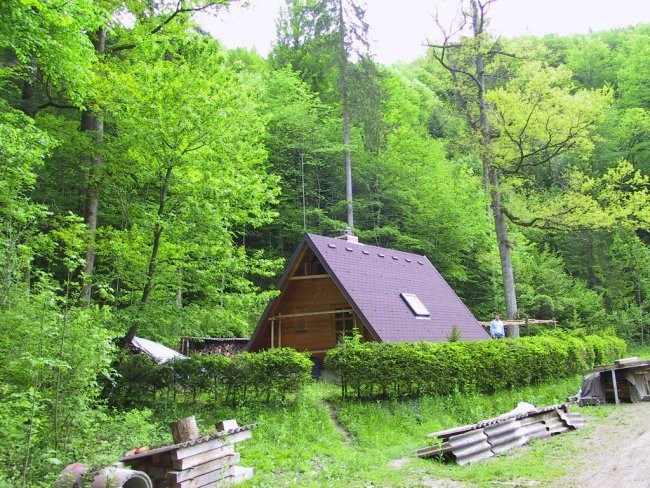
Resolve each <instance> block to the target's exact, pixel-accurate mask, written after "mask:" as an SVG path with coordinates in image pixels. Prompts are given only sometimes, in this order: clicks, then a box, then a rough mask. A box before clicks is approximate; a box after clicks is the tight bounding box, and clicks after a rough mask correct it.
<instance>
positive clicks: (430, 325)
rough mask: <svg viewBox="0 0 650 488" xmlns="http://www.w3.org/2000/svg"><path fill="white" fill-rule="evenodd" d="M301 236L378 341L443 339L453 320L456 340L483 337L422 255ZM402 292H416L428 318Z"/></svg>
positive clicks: (466, 310)
mask: <svg viewBox="0 0 650 488" xmlns="http://www.w3.org/2000/svg"><path fill="white" fill-rule="evenodd" d="M305 242H306V243H307V244H308V245H309V246H310V247H311V248H312V249H313V251H314V253H315V254H316V255H317V256H318V258H319V259H320V261H321V263H322V264H323V266H324V267H325V268H326V270H327V271H328V273H329V274H330V276H331V277H332V279H333V280H334V281H335V283H336V284H337V286H338V287H339V289H340V290H341V292H342V293H343V294H344V295H345V296H346V298H347V299H348V301H349V302H350V305H351V306H352V307H353V308H354V309H355V311H356V313H357V314H358V316H359V317H360V318H361V320H362V321H363V322H364V323H365V325H366V327H368V328H369V329H371V330H372V331H374V333H375V335H376V336H377V337H378V338H379V339H380V340H381V341H383V342H416V341H444V340H446V339H447V337H448V336H449V335H450V333H451V329H452V327H453V326H454V325H456V326H458V328H459V329H460V332H461V340H478V339H487V338H488V335H487V333H486V332H485V330H484V329H483V328H482V327H481V326H480V325H479V323H478V322H477V320H476V319H475V318H474V316H473V315H472V313H471V312H470V311H469V310H468V308H467V307H466V306H465V304H464V303H463V302H462V301H461V300H460V298H458V296H457V295H456V293H454V291H453V290H452V289H451V287H450V286H449V285H448V284H447V282H446V281H445V280H444V279H443V277H442V276H441V275H440V273H438V271H437V270H436V269H435V268H434V267H433V265H432V264H431V262H430V261H429V260H428V259H427V258H426V256H421V255H418V254H411V253H407V252H402V251H396V250H393V249H386V248H382V247H377V246H370V245H367V244H355V243H351V242H348V241H345V240H342V239H336V238H331V237H324V236H319V235H315V234H308V235H307V236H306V237H305ZM402 293H413V294H415V295H417V297H418V298H419V299H420V301H421V302H422V303H423V304H424V306H425V307H426V308H427V309H428V311H429V312H430V314H431V315H430V318H419V317H416V316H415V315H414V314H413V313H412V311H411V309H410V308H409V307H408V305H407V304H406V303H405V302H404V300H403V299H402V297H401V294H402Z"/></svg>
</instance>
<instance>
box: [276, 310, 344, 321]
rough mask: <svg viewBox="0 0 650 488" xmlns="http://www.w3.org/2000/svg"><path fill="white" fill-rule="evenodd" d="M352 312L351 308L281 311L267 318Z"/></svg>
mask: <svg viewBox="0 0 650 488" xmlns="http://www.w3.org/2000/svg"><path fill="white" fill-rule="evenodd" d="M344 312H350V313H352V312H354V310H352V309H351V308H339V309H336V310H323V311H320V312H302V313H283V314H277V315H276V316H274V317H269V319H268V320H278V319H290V318H294V317H313V316H315V315H332V314H334V313H344Z"/></svg>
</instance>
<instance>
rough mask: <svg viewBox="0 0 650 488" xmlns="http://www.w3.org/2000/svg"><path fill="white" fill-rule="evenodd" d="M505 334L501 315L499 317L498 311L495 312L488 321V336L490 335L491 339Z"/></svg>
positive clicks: (499, 337)
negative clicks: (490, 320)
mask: <svg viewBox="0 0 650 488" xmlns="http://www.w3.org/2000/svg"><path fill="white" fill-rule="evenodd" d="M505 335H506V332H505V329H504V327H503V322H502V321H501V317H499V314H498V313H495V314H494V319H492V322H490V337H492V339H501V338H503V337H505Z"/></svg>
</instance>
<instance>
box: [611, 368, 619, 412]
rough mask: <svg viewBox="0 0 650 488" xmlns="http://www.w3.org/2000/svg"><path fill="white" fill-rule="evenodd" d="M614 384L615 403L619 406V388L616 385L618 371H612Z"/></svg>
mask: <svg viewBox="0 0 650 488" xmlns="http://www.w3.org/2000/svg"><path fill="white" fill-rule="evenodd" d="M612 384H613V386H614V403H616V404H617V405H618V403H619V400H618V386H617V385H616V371H614V370H612Z"/></svg>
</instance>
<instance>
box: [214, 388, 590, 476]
mask: <svg viewBox="0 0 650 488" xmlns="http://www.w3.org/2000/svg"><path fill="white" fill-rule="evenodd" d="M579 382H580V379H579V378H578V377H574V378H571V379H568V380H563V381H559V382H556V383H554V384H547V385H541V386H538V387H535V388H526V389H523V390H517V391H511V392H501V393H500V394H498V395H493V396H484V395H471V396H466V395H460V394H459V395H454V396H451V397H444V398H423V399H420V400H408V401H402V402H397V401H393V402H385V401H347V402H343V401H341V400H340V399H339V398H338V390H337V388H336V387H334V386H332V385H328V384H324V383H315V384H314V385H312V386H310V387H309V388H308V390H307V392H306V394H305V396H304V397H303V398H302V399H301V400H300V401H298V402H296V403H294V404H290V405H285V406H278V407H276V408H272V409H260V410H259V411H258V412H253V411H252V410H240V411H239V412H237V414H236V415H237V416H238V419H240V421H241V422H246V421H253V420H254V421H256V422H257V423H258V427H257V428H256V429H255V430H254V432H253V440H251V441H248V442H245V443H242V444H240V445H239V446H238V450H239V451H240V452H241V453H242V465H245V466H254V467H255V471H256V475H255V477H254V479H253V480H251V481H250V482H248V483H247V484H246V485H243V486H269V487H270V486H274V487H275V486H296V487H298V486H300V487H308V486H313V487H324V486H327V487H338V486H341V487H344V486H345V487H357V486H358V487H362V486H363V487H367V486H422V482H423V481H425V480H427V479H433V478H451V479H455V480H460V481H466V482H468V483H471V485H472V486H481V485H482V484H484V483H489V482H490V481H495V480H499V481H501V482H503V481H517V482H525V481H526V480H534V481H537V482H541V483H544V482H549V481H550V480H552V479H553V478H555V477H558V476H561V475H563V474H565V473H566V467H564V466H563V465H562V462H561V460H562V459H563V458H565V457H566V454H567V453H568V452H570V450H571V446H572V442H570V441H569V440H568V439H567V437H569V436H567V435H564V436H556V437H554V438H551V439H546V440H543V441H538V442H534V443H532V444H531V445H529V446H527V447H525V448H522V449H518V450H516V452H513V451H511V452H509V453H508V454H507V455H504V456H500V457H498V458H494V459H491V460H488V461H485V462H481V463H477V464H475V465H472V466H467V467H460V466H457V465H454V464H444V463H440V462H436V461H432V460H422V459H418V458H415V457H414V456H412V452H413V451H414V450H415V449H418V448H420V447H424V446H425V445H427V439H426V437H425V436H426V434H427V433H430V432H435V431H438V430H442V429H446V428H449V427H453V426H458V425H462V424H466V423H474V422H477V421H480V420H483V419H485V418H489V417H494V416H496V415H499V414H501V413H504V412H506V411H508V410H510V409H512V408H514V407H515V406H516V404H517V402H519V401H527V402H529V403H533V404H534V405H536V406H540V407H542V406H548V405H552V404H555V403H562V402H563V401H564V400H565V398H566V397H567V396H568V395H572V394H575V392H576V391H577V389H578V388H579ZM326 402H330V405H331V406H330V407H329V408H328V405H327V403H326ZM332 413H334V416H335V417H336V422H338V423H339V426H337V425H336V422H335V420H333V418H332V417H333V415H332ZM223 414H225V412H223ZM341 428H342V429H344V432H342V431H341ZM346 434H347V435H346ZM575 434H579V433H575Z"/></svg>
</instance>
